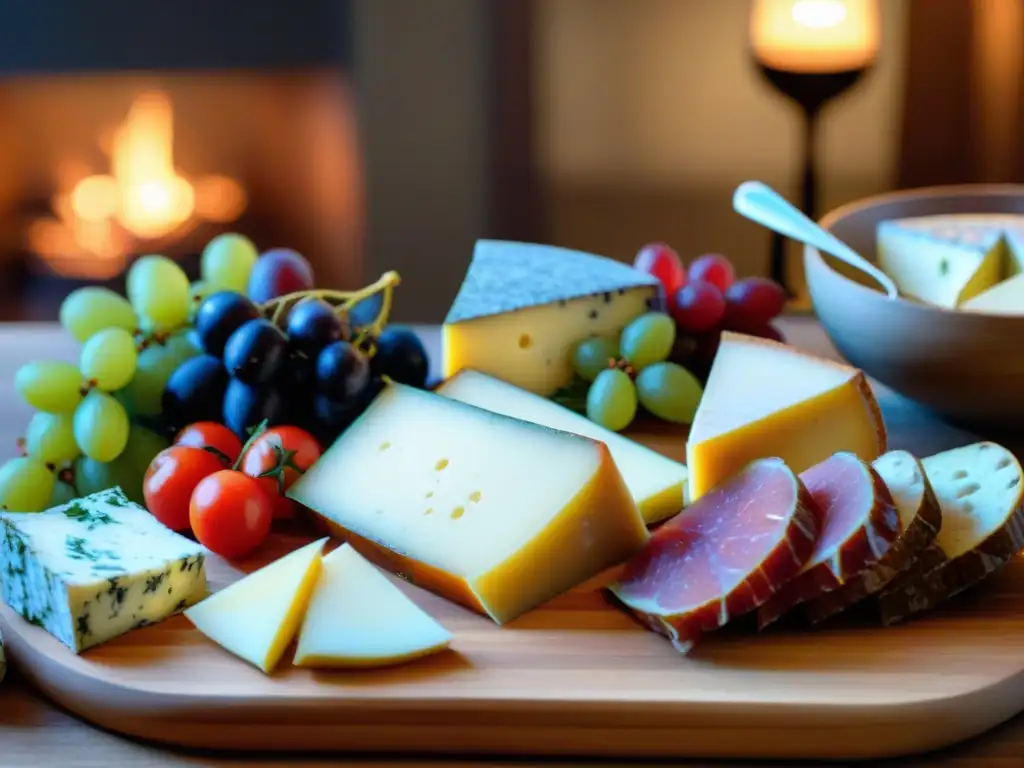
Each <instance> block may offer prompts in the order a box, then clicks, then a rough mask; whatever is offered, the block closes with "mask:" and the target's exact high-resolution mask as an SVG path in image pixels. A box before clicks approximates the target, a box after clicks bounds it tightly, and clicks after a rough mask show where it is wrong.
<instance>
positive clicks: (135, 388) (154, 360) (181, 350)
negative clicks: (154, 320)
mask: <svg viewBox="0 0 1024 768" xmlns="http://www.w3.org/2000/svg"><path fill="white" fill-rule="evenodd" d="M198 354H199V350H198V349H196V347H195V346H194V345H193V344H192V342H191V340H190V338H189V335H188V334H187V333H184V332H181V333H175V334H172V335H171V336H170V337H168V339H167V341H166V342H165V343H164V344H152V345H150V346H148V347H146V348H145V349H144V350H142V352H140V353H139V359H138V365H137V366H136V368H135V376H134V377H133V378H132V380H131V382H129V384H128V386H126V387H125V388H124V389H123V390H121V391H120V392H118V393H117V399H118V401H120V402H121V404H122V405H124V406H125V408H127V409H128V410H129V411H131V413H133V414H135V415H137V416H158V415H159V414H160V411H161V400H162V398H163V394H164V387H166V386H167V380H168V379H170V378H171V374H173V373H174V372H175V371H176V370H177V369H178V366H180V365H181V364H182V363H184V362H185V361H186V360H190V359H191V358H193V357H195V356H196V355H198Z"/></svg>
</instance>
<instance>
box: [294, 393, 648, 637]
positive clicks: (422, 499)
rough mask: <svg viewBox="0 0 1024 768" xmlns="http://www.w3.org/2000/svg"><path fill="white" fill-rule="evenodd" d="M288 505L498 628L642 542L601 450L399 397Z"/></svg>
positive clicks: (313, 473)
mask: <svg viewBox="0 0 1024 768" xmlns="http://www.w3.org/2000/svg"><path fill="white" fill-rule="evenodd" d="M288 495H289V496H290V497H291V498H292V499H294V500H296V501H298V502H299V503H300V504H303V505H305V506H306V507H308V508H310V509H311V510H313V511H314V512H316V513H317V514H319V515H320V517H322V518H323V519H324V520H325V521H326V522H327V523H328V526H329V527H330V528H331V530H332V531H334V532H336V533H338V534H339V535H340V536H342V537H343V538H345V539H346V540H347V541H348V542H349V543H351V544H352V546H354V547H355V548H356V549H358V550H359V551H360V553H361V554H363V555H364V556H366V557H368V558H369V559H370V560H372V561H374V562H378V563H380V564H382V565H383V566H384V567H387V568H388V569H389V570H392V571H394V572H396V573H399V574H402V575H404V576H406V577H408V578H409V579H410V580H411V581H412V582H413V583H414V584H417V585H419V586H422V587H424V588H426V589H431V590H433V591H435V592H438V593H439V594H441V595H444V596H445V597H448V598H449V599H451V600H455V601H457V602H459V603H462V604H464V605H466V606H468V607H470V608H473V609H474V610H477V611H480V612H481V613H484V614H485V615H488V616H490V617H491V618H493V619H494V620H495V621H496V622H498V623H504V622H507V621H511V620H512V619H514V618H515V617H516V616H518V615H520V614H522V613H524V612H525V611H527V610H529V609H531V608H533V607H535V606H537V605H539V604H540V603H543V602H545V601H547V600H549V599H551V598H553V597H555V596H556V595H558V594H560V593H562V592H564V591H566V590H568V589H570V588H572V587H575V586H577V585H579V584H581V583H582V582H584V581H586V580H587V579H590V578H591V577H593V576H595V575H597V574H598V573H600V572H601V571H602V570H604V569H605V568H608V567H610V566H612V565H615V564H618V563H621V562H622V561H624V560H625V559H627V558H628V557H630V556H631V555H632V554H634V553H635V552H636V551H638V550H639V549H640V548H641V547H642V546H643V545H644V543H645V542H646V541H647V537H648V533H647V528H646V526H645V525H644V521H643V518H641V517H640V514H639V512H638V511H637V508H636V504H635V503H634V502H633V498H632V496H631V495H630V493H629V489H628V488H627V487H626V484H625V483H624V482H623V479H622V476H621V475H620V474H619V471H618V469H617V468H616V466H615V463H614V461H613V460H612V456H611V453H610V452H609V450H608V448H607V446H605V445H604V443H600V442H596V441H594V440H591V439H589V438H585V437H580V436H578V435H571V434H568V433H566V432H559V431H555V430H552V429H548V428H546V427H542V426H539V425H537V424H531V423H529V422H525V421H520V420H518V419H513V418H509V417H508V416H503V415H501V414H496V413H492V412H490V411H486V410H483V409H480V408H476V407H474V406H471V405H467V404H465V403H460V402H457V401H455V400H451V399H449V398H446V397H441V396H440V395H436V394H434V393H432V392H426V391H423V390H419V389H415V388H412V387H406V386H403V385H400V384H390V385H388V386H387V387H386V388H385V389H384V391H382V392H381V394H380V395H378V396H377V398H376V399H375V400H374V402H373V403H372V404H371V405H370V407H369V408H368V409H367V410H366V411H365V412H364V413H363V415H362V416H361V417H360V418H359V419H357V420H356V421H355V423H353V424H352V425H351V426H350V427H349V428H348V429H346V430H345V432H344V433H343V434H342V435H341V437H339V438H338V440H337V441H335V443H334V444H333V445H332V446H331V447H330V449H328V450H327V452H326V453H325V454H324V455H323V456H322V457H321V459H320V460H319V461H318V462H317V463H316V464H314V465H313V466H312V467H311V468H310V469H309V470H308V471H307V472H306V473H305V474H304V475H303V476H302V477H301V478H300V479H299V480H298V481H297V482H296V483H295V485H293V486H292V487H291V488H290V489H289V492H288Z"/></svg>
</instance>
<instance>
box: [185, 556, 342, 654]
mask: <svg viewBox="0 0 1024 768" xmlns="http://www.w3.org/2000/svg"><path fill="white" fill-rule="evenodd" d="M326 543H327V539H326V538H324V539H320V540H319V541H314V542H313V543H312V544H307V545H306V546H304V547H301V548H300V549H297V550H295V551H294V552H292V553H291V554H288V555H285V556H284V557H282V558H281V559H280V560H276V561H275V562H273V563H271V564H270V565H267V566H264V567H263V568H261V569H260V570H258V571H255V572H253V573H250V574H249V575H248V576H246V577H244V578H243V579H240V580H239V581H236V582H235V583H234V584H231V585H230V586H228V587H225V588H224V589H222V590H221V591H219V592H217V593H215V594H214V595H212V596H210V597H208V598H206V599H205V600H203V602H201V603H199V604H198V605H195V606H193V607H192V608H189V609H188V610H187V611H185V616H186V617H187V618H188V620H189V621H191V622H192V623H193V624H194V625H195V627H196V629H198V630H199V631H200V632H202V633H203V634H204V635H206V636H207V637H208V638H210V639H211V640H212V641H213V642H215V643H217V645H219V646H220V647H221V648H223V649H224V650H226V651H228V652H230V653H233V654H234V655H235V656H238V657H239V658H240V659H244V660H245V661H247V662H249V663H250V664H252V665H253V666H254V667H256V668H257V669H260V670H262V671H263V672H265V673H267V674H270V673H271V672H273V671H274V668H275V667H276V666H277V664H278V662H279V661H280V660H281V656H282V655H283V654H284V651H285V649H286V648H287V647H288V646H289V645H290V644H291V642H292V640H294V639H295V633H296V632H297V631H298V629H299V625H300V624H301V623H302V617H303V616H304V615H305V613H306V606H307V605H308V604H309V598H310V595H312V593H313V587H314V586H315V585H316V581H317V578H318V577H319V575H320V567H321V555H322V554H323V549H324V544H326Z"/></svg>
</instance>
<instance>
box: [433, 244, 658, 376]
mask: <svg viewBox="0 0 1024 768" xmlns="http://www.w3.org/2000/svg"><path fill="white" fill-rule="evenodd" d="M657 295H658V281H657V280H656V279H655V278H653V277H652V276H651V275H648V274H646V273H644V272H641V271H640V270H637V269H633V268H632V267H630V266H628V265H625V264H621V263H619V262H617V261H613V260H612V259H606V258H604V257H601V256H594V255H591V254H588V253H582V252H579V251H571V250H567V249H565V248H556V247H553V246H546V245H534V244H530V243H514V242H504V241H495V240H481V241H479V242H478V243H477V245H476V248H475V250H474V252H473V260H472V262H471V263H470V266H469V270H468V272H467V274H466V277H465V279H464V281H463V284H462V287H461V288H460V290H459V293H458V295H457V296H456V298H455V301H454V303H453V304H452V307H451V310H450V311H449V313H448V317H447V318H446V319H445V322H444V326H443V327H442V368H443V375H444V377H445V378H448V377H450V376H453V375H454V374H456V373H458V372H459V371H460V370H463V369H465V368H472V369H475V370H478V371H482V372H484V373H488V374H491V375H492V376H496V377H498V378H499V379H502V380H503V381H508V382H510V383H512V384H515V385H516V386H519V387H522V388H523V389H527V390H529V391H531V392H535V393H537V394H540V395H550V394H551V393H552V392H554V391H555V390H557V389H558V388H560V387H562V386H565V385H566V384H568V383H570V382H571V381H572V379H573V367H572V353H573V351H574V349H575V347H576V345H577V344H579V342H581V341H583V340H584V339H587V338H589V337H591V336H616V337H617V336H618V334H619V333H620V332H621V331H622V329H623V327H624V326H626V325H627V324H628V323H629V322H630V321H631V320H633V319H634V318H636V317H638V316H639V315H641V314H643V313H644V312H646V311H647V310H648V309H649V308H650V306H651V305H652V303H653V302H654V301H655V300H656V298H657Z"/></svg>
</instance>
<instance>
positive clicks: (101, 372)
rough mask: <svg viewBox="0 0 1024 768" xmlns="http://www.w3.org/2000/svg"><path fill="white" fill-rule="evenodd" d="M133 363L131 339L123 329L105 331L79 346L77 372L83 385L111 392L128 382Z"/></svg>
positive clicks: (134, 357)
mask: <svg viewBox="0 0 1024 768" xmlns="http://www.w3.org/2000/svg"><path fill="white" fill-rule="evenodd" d="M137 359H138V353H137V352H136V351H135V337H134V336H132V334H131V333H129V332H128V331H126V330H124V329H123V328H106V329H104V330H102V331H98V332H96V333H94V334H93V335H92V336H90V337H89V340H88V341H87V342H85V344H84V345H83V346H82V354H81V356H80V357H79V362H78V369H79V370H80V371H81V372H82V376H84V377H85V379H86V381H88V382H90V383H94V384H95V385H96V386H97V387H99V388H100V389H102V390H103V391H104V392H113V391H114V390H115V389H120V388H121V387H123V386H125V385H126V384H128V382H130V381H131V380H132V376H134V375H135V366H136V363H137Z"/></svg>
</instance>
